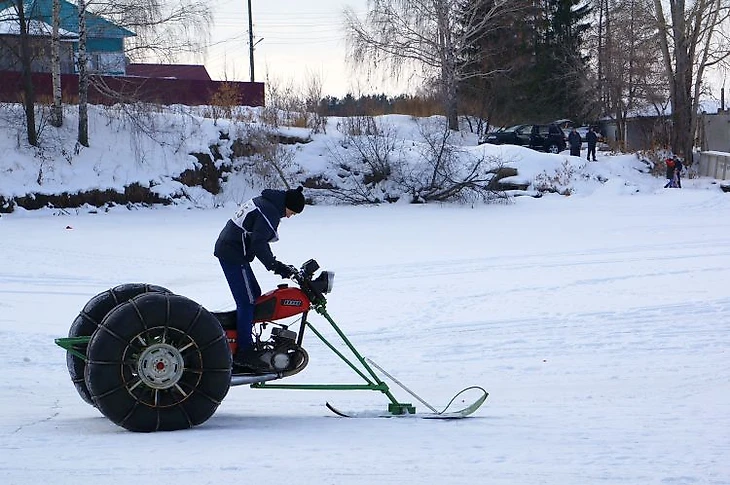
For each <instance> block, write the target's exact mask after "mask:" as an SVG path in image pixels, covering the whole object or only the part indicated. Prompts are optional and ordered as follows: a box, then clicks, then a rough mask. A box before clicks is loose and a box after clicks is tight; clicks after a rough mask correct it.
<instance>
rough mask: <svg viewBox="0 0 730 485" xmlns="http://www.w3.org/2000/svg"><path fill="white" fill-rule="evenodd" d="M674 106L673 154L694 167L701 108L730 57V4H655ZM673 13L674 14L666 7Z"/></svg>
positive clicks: (676, 0)
mask: <svg viewBox="0 0 730 485" xmlns="http://www.w3.org/2000/svg"><path fill="white" fill-rule="evenodd" d="M652 2H653V3H652V5H653V14H654V22H655V26H656V29H657V30H658V32H659V46H660V48H661V52H662V61H663V64H664V70H665V73H666V78H667V80H668V81H669V94H670V99H671V102H672V150H673V151H674V152H675V153H677V154H679V155H681V156H683V157H684V158H685V160H686V161H687V162H689V163H691V161H692V160H691V158H690V157H691V155H692V146H693V142H694V132H695V126H696V123H697V108H698V106H699V100H700V95H701V94H702V88H703V81H704V79H703V78H704V75H705V72H706V70H707V69H708V68H710V67H712V66H715V65H718V64H721V63H724V62H726V61H727V59H728V56H730V39H729V38H728V35H727V34H728V32H727V25H728V21H729V20H730V2H728V0H690V1H689V2H688V1H686V0H652ZM667 6H668V7H669V12H668V13H667V12H666V11H665V7H667Z"/></svg>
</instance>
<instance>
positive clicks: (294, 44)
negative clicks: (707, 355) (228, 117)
mask: <svg viewBox="0 0 730 485" xmlns="http://www.w3.org/2000/svg"><path fill="white" fill-rule="evenodd" d="M248 1H249V0H217V1H216V2H215V3H214V4H213V12H214V26H213V29H212V39H211V41H212V45H211V47H210V48H209V49H208V51H207V55H206V57H205V58H204V59H195V60H193V61H190V62H195V63H201V62H202V63H204V64H205V66H206V68H207V70H208V73H209V74H210V76H211V77H212V78H213V79H215V80H232V81H249V80H250V79H251V74H250V69H249V65H250V62H249V60H250V56H249V47H248V46H249V33H248V24H249V21H248V19H249V17H248ZM250 2H251V10H252V17H253V32H254V44H255V50H254V74H255V81H259V82H263V81H267V76H268V80H269V81H271V82H274V83H275V84H278V85H279V86H280V87H285V86H289V85H293V87H295V88H299V87H303V86H304V85H306V84H307V81H308V80H311V79H312V78H316V79H320V80H321V81H322V86H323V94H324V95H332V96H338V97H342V96H344V95H345V94H347V93H348V92H349V93H353V94H355V95H357V94H361V93H362V94H370V93H376V94H379V93H386V94H389V95H397V94H401V93H404V92H409V91H412V89H409V86H408V85H407V84H406V83H405V82H403V81H401V82H398V81H395V80H392V79H384V76H383V73H382V72H380V73H377V74H376V75H374V76H371V78H370V79H368V78H367V76H365V75H364V74H363V73H359V74H357V73H355V72H353V69H352V67H351V66H350V65H349V64H348V62H347V52H346V48H345V31H344V14H343V12H344V9H345V7H348V6H349V7H351V8H352V9H353V10H354V11H355V12H356V13H357V15H358V16H359V17H360V18H364V17H365V14H366V12H367V7H368V0H314V1H309V2H306V1H303V0H250ZM385 77H390V76H385ZM724 78H725V74H724V73H719V72H714V73H708V81H709V84H710V90H711V96H712V97H714V98H716V99H719V98H720V88H721V87H722V85H723V80H724ZM298 91H299V92H301V91H303V89H299V90H298Z"/></svg>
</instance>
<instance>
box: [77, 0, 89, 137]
mask: <svg viewBox="0 0 730 485" xmlns="http://www.w3.org/2000/svg"><path fill="white" fill-rule="evenodd" d="M78 2H79V5H78V7H79V52H78V70H79V130H78V142H79V143H80V144H81V145H83V146H85V147H88V146H89V108H88V99H89V71H88V58H87V56H86V38H87V32H86V0H78Z"/></svg>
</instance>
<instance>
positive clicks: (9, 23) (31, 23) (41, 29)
mask: <svg viewBox="0 0 730 485" xmlns="http://www.w3.org/2000/svg"><path fill="white" fill-rule="evenodd" d="M27 24H28V33H29V34H30V35H38V36H44V37H45V36H50V35H51V34H52V33H53V27H52V26H51V25H50V24H48V23H46V22H43V21H41V20H28V21H27ZM58 34H59V35H60V36H61V38H64V39H78V37H79V36H78V35H77V34H75V33H73V32H70V31H68V30H66V29H62V28H59V29H58ZM0 35H20V21H19V19H18V14H17V12H16V10H15V8H14V7H11V8H6V9H5V10H0Z"/></svg>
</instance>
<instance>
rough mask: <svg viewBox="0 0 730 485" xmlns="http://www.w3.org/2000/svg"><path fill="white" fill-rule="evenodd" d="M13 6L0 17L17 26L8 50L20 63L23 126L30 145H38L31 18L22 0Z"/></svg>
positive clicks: (15, 1)
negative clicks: (15, 34) (15, 38)
mask: <svg viewBox="0 0 730 485" xmlns="http://www.w3.org/2000/svg"><path fill="white" fill-rule="evenodd" d="M12 7H13V8H8V9H6V10H5V11H4V15H3V18H2V19H0V20H2V21H3V22H6V23H7V24H9V25H10V26H12V27H13V28H14V27H17V29H18V30H17V32H18V42H17V44H13V45H12V48H11V49H8V51H9V52H13V53H14V55H15V56H16V57H17V60H18V62H19V63H20V68H21V79H22V83H23V110H24V112H25V128H26V133H27V140H28V143H29V144H30V145H33V146H38V132H37V129H36V124H35V90H34V89H33V79H32V75H31V74H32V62H33V58H32V49H31V45H30V37H31V32H30V30H31V27H30V22H31V20H30V19H29V18H28V17H27V16H26V10H25V7H24V2H23V0H14V1H13V4H12Z"/></svg>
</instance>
